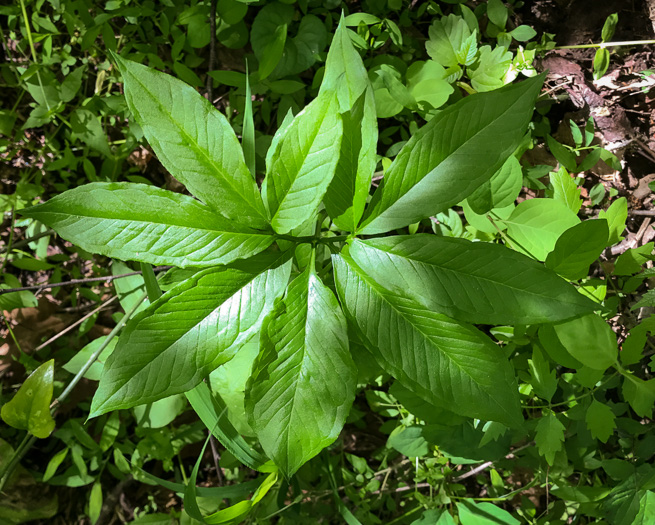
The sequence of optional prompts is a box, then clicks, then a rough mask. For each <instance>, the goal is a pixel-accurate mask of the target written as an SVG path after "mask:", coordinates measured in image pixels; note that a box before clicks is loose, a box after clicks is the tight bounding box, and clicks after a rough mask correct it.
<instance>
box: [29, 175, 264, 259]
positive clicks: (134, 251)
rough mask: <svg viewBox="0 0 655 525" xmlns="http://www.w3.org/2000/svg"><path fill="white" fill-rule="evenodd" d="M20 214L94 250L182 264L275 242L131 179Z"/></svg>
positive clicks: (236, 255)
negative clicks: (130, 180) (135, 182)
mask: <svg viewBox="0 0 655 525" xmlns="http://www.w3.org/2000/svg"><path fill="white" fill-rule="evenodd" d="M21 214H22V215H24V216H26V217H33V218H35V219H37V220H39V221H41V222H42V223H44V224H47V225H48V226H50V227H51V228H53V229H54V230H55V231H56V232H57V233H58V234H59V235H61V236H62V237H63V238H64V239H66V240H68V241H70V242H72V243H74V244H76V245H78V246H80V247H81V248H83V249H85V250H87V251H89V252H92V253H99V254H101V255H107V256H108V257H113V258H115V259H122V260H125V261H141V262H146V263H150V264H173V265H175V266H179V267H182V268H185V267H188V266H195V267H207V266H215V265H217V264H227V263H229V262H231V261H234V260H236V259H241V258H246V257H250V256H251V255H254V254H256V253H259V252H261V251H263V250H265V249H266V248H268V247H269V246H270V245H271V244H272V243H273V240H274V239H273V236H272V235H270V234H263V233H261V232H257V231H254V230H249V229H248V228H246V227H243V226H241V227H238V226H235V225H234V224H233V223H232V222H231V221H229V220H227V219H225V218H223V217H221V216H220V215H218V214H217V213H216V212H215V211H214V210H212V209H211V208H209V207H208V206H205V205H204V204H202V203H201V202H198V201H197V200H196V199H193V198H191V197H187V196H186V195H181V194H179V193H173V192H172V191H166V190H162V189H160V188H155V187H153V186H147V185H145V184H134V183H130V182H93V183H91V184H86V185H84V186H80V187H79V188H74V189H72V190H68V191H66V192H64V193H61V194H59V195H57V196H56V197H54V198H53V199H50V200H49V201H48V202H46V203H45V204H40V205H38V206H35V207H32V208H26V209H24V210H21Z"/></svg>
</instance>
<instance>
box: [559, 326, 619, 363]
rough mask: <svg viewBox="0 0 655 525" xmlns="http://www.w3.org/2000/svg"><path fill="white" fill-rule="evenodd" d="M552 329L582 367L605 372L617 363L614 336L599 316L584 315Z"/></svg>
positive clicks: (616, 347) (616, 348)
mask: <svg viewBox="0 0 655 525" xmlns="http://www.w3.org/2000/svg"><path fill="white" fill-rule="evenodd" d="M553 328H554V329H555V333H556V334H557V337H558V339H559V340H560V342H561V343H562V345H564V348H566V350H567V351H568V352H569V354H571V355H572V356H573V357H574V358H575V359H577V360H578V361H580V362H581V363H582V364H583V365H585V366H588V367H589V368H593V369H594V370H606V369H607V368H609V367H610V366H612V365H613V364H615V363H616V362H617V360H618V357H619V353H618V346H617V342H616V334H615V333H614V331H613V330H612V329H611V328H610V326H609V325H608V324H607V323H606V322H605V321H604V320H603V318H602V317H600V316H599V315H596V314H590V315H585V316H584V317H580V318H578V319H573V320H572V321H568V322H566V323H560V324H556V325H554V327H553Z"/></svg>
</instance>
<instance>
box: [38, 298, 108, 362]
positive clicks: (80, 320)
mask: <svg viewBox="0 0 655 525" xmlns="http://www.w3.org/2000/svg"><path fill="white" fill-rule="evenodd" d="M116 299H118V296H117V295H114V297H112V298H111V299H109V300H108V301H105V302H104V303H102V304H101V305H100V306H98V308H96V309H95V310H92V311H90V312H89V313H88V314H86V315H85V316H84V317H82V318H80V319H78V320H77V321H75V322H74V323H73V324H72V325H70V326H69V327H68V328H64V329H63V330H62V331H61V332H59V333H58V334H55V335H53V336H52V337H51V338H50V339H48V340H47V341H46V342H45V343H41V344H40V345H39V346H37V347H36V348H35V349H34V352H38V351H39V350H41V349H42V348H45V347H46V346H48V345H49V344H50V343H52V342H54V341H56V340H57V339H59V338H60V337H61V336H62V335H66V334H67V333H68V332H70V331H71V330H72V329H73V328H75V327H76V326H79V325H81V324H82V323H83V322H84V321H86V320H87V319H88V318H89V317H91V316H92V315H93V314H95V313H98V312H99V311H100V310H102V309H103V308H105V307H106V306H108V305H109V304H111V303H113V302H114V301H115V300H116Z"/></svg>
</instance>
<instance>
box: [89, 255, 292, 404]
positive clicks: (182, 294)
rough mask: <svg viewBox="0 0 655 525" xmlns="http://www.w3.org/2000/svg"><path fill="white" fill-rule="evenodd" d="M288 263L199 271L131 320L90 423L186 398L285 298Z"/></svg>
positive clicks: (278, 260)
mask: <svg viewBox="0 0 655 525" xmlns="http://www.w3.org/2000/svg"><path fill="white" fill-rule="evenodd" d="M288 258H289V257H288V255H287V254H280V253H279V252H277V253H265V254H261V255H259V256H256V257H254V258H252V259H250V260H248V261H242V262H239V263H235V264H233V265H231V266H228V267H224V266H221V267H216V268H209V269H207V270H203V271H201V272H198V273H197V274H195V275H194V276H193V277H191V278H189V279H188V280H186V281H184V282H182V283H180V284H179V285H178V286H176V287H175V288H173V289H172V290H170V291H169V292H168V293H167V294H166V295H164V296H162V297H161V298H160V299H159V300H157V301H155V302H154V303H153V304H151V305H150V306H149V307H148V308H147V309H146V310H144V311H143V312H141V313H140V314H138V315H137V316H136V317H134V319H132V320H131V321H130V322H129V323H128V325H127V327H126V329H125V331H124V332H123V333H122V334H121V336H120V339H119V341H118V344H117V345H116V350H115V351H114V352H113V353H112V355H111V356H110V357H109V359H108V360H107V362H106V363H105V368H104V371H103V375H102V378H101V379H100V385H99V386H98V390H97V392H96V394H95V396H94V398H93V402H92V405H91V417H95V416H98V415H100V414H103V413H105V412H109V411H110V410H117V409H120V408H129V407H132V406H135V405H141V404H145V403H150V402H152V401H156V400H158V399H162V398H164V397H167V396H171V395H173V394H177V393H182V392H186V391H187V390H190V389H192V388H193V387H194V386H196V385H197V384H198V383H199V382H200V381H201V380H202V379H203V378H204V377H206V376H207V375H208V374H209V373H210V372H211V371H212V370H214V369H215V368H216V367H218V366H219V365H221V364H223V363H226V362H227V361H229V360H230V359H231V358H232V357H233V356H234V354H235V353H236V352H237V351H238V350H239V348H240V346H241V345H242V344H243V343H245V342H246V341H247V340H248V339H249V338H250V337H251V336H252V335H253V334H254V333H255V332H257V331H258V330H259V327H260V326H261V323H262V321H263V319H264V317H265V316H266V315H267V314H268V313H269V311H270V310H271V308H272V307H273V302H274V300H275V299H276V298H277V297H278V296H280V295H281V294H282V292H283V291H284V289H285V286H286V284H287V282H288V280H289V275H290V271H291V262H290V261H289V260H288Z"/></svg>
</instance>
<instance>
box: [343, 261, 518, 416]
mask: <svg viewBox="0 0 655 525" xmlns="http://www.w3.org/2000/svg"><path fill="white" fill-rule="evenodd" d="M346 264H348V263H347V262H346ZM351 268H352V266H351ZM353 271H355V273H357V275H358V276H359V278H360V279H362V280H363V281H364V282H365V283H366V284H367V285H368V287H369V288H370V289H371V290H373V291H374V292H375V293H376V295H377V296H378V297H380V299H381V300H383V301H384V302H385V303H386V304H387V305H389V307H390V308H391V309H392V310H394V311H395V312H396V314H397V315H398V316H399V317H402V318H403V319H404V320H405V322H407V323H408V324H409V325H410V326H411V327H412V328H413V329H414V330H416V331H417V332H418V333H419V334H421V336H422V337H424V338H425V339H426V340H428V341H430V343H431V345H432V346H434V347H435V348H437V349H438V350H439V353H440V354H441V355H443V356H444V357H446V358H447V359H448V361H449V362H450V363H452V364H453V365H454V366H455V367H457V369H459V370H460V371H461V372H463V373H464V375H466V376H467V377H469V379H470V381H471V382H472V383H473V384H475V385H478V383H477V382H476V381H475V380H474V379H473V378H472V377H471V375H470V374H469V373H468V372H467V371H466V370H465V369H463V368H462V367H461V365H460V364H459V363H457V361H455V360H453V359H452V358H451V357H450V356H449V354H448V353H447V352H444V351H443V350H442V349H441V347H439V346H438V345H436V344H435V343H434V342H433V340H432V338H431V337H430V336H429V334H426V333H425V332H423V331H422V330H421V329H420V328H419V327H418V326H417V325H416V324H415V323H412V322H411V321H410V320H409V319H408V318H407V317H406V316H405V315H403V313H402V312H401V311H400V310H399V309H398V308H396V307H395V306H394V304H393V303H392V302H391V301H390V300H389V299H388V298H387V293H385V292H386V291H381V290H380V287H379V286H378V284H377V283H376V282H374V281H372V280H371V279H369V278H368V276H367V275H365V274H363V273H361V274H360V273H359V272H358V271H357V270H355V269H354V268H353ZM389 295H391V293H389ZM419 306H421V305H420V304H419ZM477 387H478V388H480V390H482V389H481V387H480V386H479V385H478V386H477ZM482 391H483V392H485V391H484V390H482ZM485 394H486V395H487V397H488V399H489V400H491V401H492V402H493V403H494V404H495V405H496V406H497V407H499V408H500V409H501V410H502V411H503V412H504V413H506V414H507V415H508V416H509V419H514V418H513V417H512V414H511V413H510V412H507V410H505V407H504V406H503V405H502V404H501V403H499V402H497V401H496V399H494V398H493V397H492V396H491V395H489V393H487V392H485Z"/></svg>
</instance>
